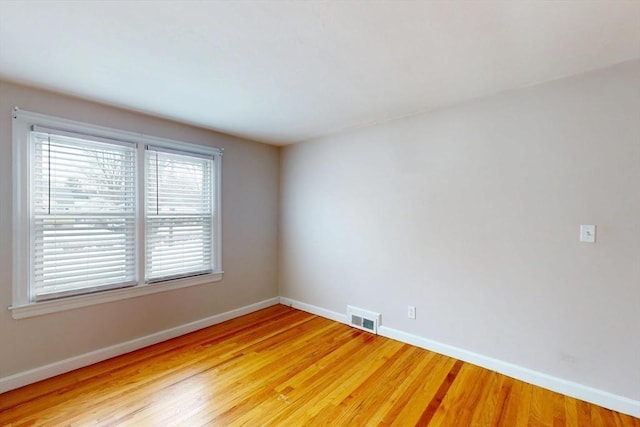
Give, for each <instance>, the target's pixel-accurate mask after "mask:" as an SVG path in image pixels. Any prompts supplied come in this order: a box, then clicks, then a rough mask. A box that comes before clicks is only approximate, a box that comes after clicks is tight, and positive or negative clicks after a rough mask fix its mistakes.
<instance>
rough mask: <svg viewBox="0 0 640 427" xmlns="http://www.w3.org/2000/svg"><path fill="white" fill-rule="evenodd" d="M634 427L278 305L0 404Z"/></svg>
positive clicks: (205, 421)
mask: <svg viewBox="0 0 640 427" xmlns="http://www.w3.org/2000/svg"><path fill="white" fill-rule="evenodd" d="M212 424H219V425H229V426H233V425H261V426H267V425H285V426H290V425H353V426H368V425H371V426H373V425H398V426H408V425H427V426H432V427H436V426H452V425H455V426H467V425H469V426H474V427H488V426H491V427H494V426H510V427H511V426H516V427H518V426H525V425H526V426H529V425H530V426H553V427H561V426H567V427H578V426H591V425H594V426H595V425H602V426H609V425H611V426H640V420H638V419H637V418H633V417H630V416H628V415H623V414H619V413H617V412H614V411H610V410H608V409H605V408H601V407H598V406H595V405H591V404H588V403H586V402H582V401H578V400H576V399H573V398H570V397H566V396H562V395H559V394H557V393H553V392H550V391H548V390H544V389H541V388H539V387H535V386H532V385H530V384H526V383H523V382H520V381H517V380H515V379H512V378H509V377H506V376H503V375H500V374H497V373H495V372H491V371H488V370H485V369H482V368H479V367H477V366H473V365H470V364H466V363H463V362H461V361H457V360H455V359H451V358H449V357H445V356H442V355H439V354H436V353H432V352H429V351H426V350H423V349H420V348H417V347H413V346H410V345H407V344H403V343H400V342H397V341H394V340H390V339H387V338H383V337H379V336H375V335H371V334H369V333H366V332H363V331H359V330H356V329H352V328H349V327H348V326H346V325H343V324H339V323H336V322H332V321H330V320H327V319H324V318H320V317H317V316H314V315H311V314H308V313H304V312H301V311H298V310H295V309H292V308H290V307H285V306H282V305H279V306H274V307H269V308H267V309H264V310H260V311H258V312H255V313H251V314H249V315H247V316H243V317H240V318H237V319H233V320H230V321H228V322H224V323H221V324H219V325H215V326H212V327H210V328H206V329H202V330H200V331H196V332H193V333H191V334H187V335H184V336H181V337H178V338H175V339H173V340H169V341H165V342H163V343H159V344H156V345H154V346H150V347H147V348H144V349H140V350H138V351H134V352H131V353H128V354H125V355H122V356H120V357H116V358H113V359H109V360H106V361H104V362H101V363H97V364H95V365H92V366H88V367H86V368H83V369H79V370H76V371H73V372H70V373H68V374H64V375H60V376H57V377H55V378H51V379H48V380H45V381H41V382H39V383H36V384H32V385H29V386H26V387H22V388H20V389H17V390H13V391H10V392H8V393H4V394H0V425H2V426H5V425H6V426H33V425H47V426H49V425H51V426H87V425H99V426H104V425H110V426H119V425H129V426H156V425H188V426H199V425H202V426H204V425H212Z"/></svg>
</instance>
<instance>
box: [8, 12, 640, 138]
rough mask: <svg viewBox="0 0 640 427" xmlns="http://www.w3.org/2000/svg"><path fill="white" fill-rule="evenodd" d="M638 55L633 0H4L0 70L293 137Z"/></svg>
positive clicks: (106, 98) (248, 131)
mask: <svg viewBox="0 0 640 427" xmlns="http://www.w3.org/2000/svg"><path fill="white" fill-rule="evenodd" d="M635 58H640V1H615V2H613V1H611V2H609V1H591V0H583V1H566V2H558V1H556V2H543V1H482V2H480V1H478V2H467V1H465V2H463V1H404V2H398V1H309V2H301V1H233V2H231V1H229V2H222V1H215V2H214V1H163V2H159V1H147V2H143V1H136V2H133V1H129V2H124V1H101V2H98V1H86V2H76V1H73V2H66V1H65V2H62V1H55V0H53V1H52V0H49V1H0V78H4V79H7V80H11V81H16V82H20V83H26V84H29V85H32V86H36V87H42V88H46V89H51V90H55V91H59V92H63V93H69V94H72V95H75V96H79V97H82V98H86V99H90V100H95V101H98V102H102V103H106V104H110V105H115V106H119V107H124V108H127V109H131V110H135V111H140V112H145V113H149V114H153V115H156V116H160V117H165V118H170V119H173V120H177V121H181V122H186V123H190V124H194V125H198V126H202V127H205V128H209V129H215V130H218V131H221V132H225V133H229V134H233V135H238V136H242V137H245V138H250V139H253V140H257V141H262V142H268V143H272V144H278V145H281V144H288V143H293V142H298V141H303V140H307V139H310V138H313V137H317V136H321V135H325V134H329V133H333V132H337V131H340V130H342V129H347V128H353V127H359V126H365V125H368V124H372V123H376V122H381V121H386V120H390V119H393V118H398V117H402V116H407V115H411V114H416V113H419V112H423V111H428V110H432V109H436V108H440V107H443V106H447V105H451V104H455V103H459V102H462V101H465V100H468V99H472V98H477V97H481V96H486V95H490V94H493V93H496V92H500V91H504V90H508V89H513V88H518V87H523V86H527V85H531V84H534V83H539V82H543V81H547V80H551V79H556V78H559V77H564V76H568V75H572V74H577V73H581V72H584V71H588V70H592V69H597V68H602V67H606V66H608V65H612V64H615V63H619V62H623V61H626V60H631V59H635Z"/></svg>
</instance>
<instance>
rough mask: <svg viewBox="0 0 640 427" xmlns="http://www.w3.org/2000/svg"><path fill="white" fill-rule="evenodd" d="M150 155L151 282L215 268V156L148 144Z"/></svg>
mask: <svg viewBox="0 0 640 427" xmlns="http://www.w3.org/2000/svg"><path fill="white" fill-rule="evenodd" d="M145 157H146V188H145V198H146V238H145V240H146V278H147V281H148V282H155V281H160V280H167V279H173V278H179V277H187V276H195V275H199V274H207V273H211V272H213V271H214V270H215V266H214V261H213V260H214V253H213V250H214V244H213V242H214V235H213V233H214V227H213V224H214V197H213V196H214V192H213V189H214V173H213V172H214V161H213V156H206V155H200V154H192V153H187V152H181V151H175V150H170V149H165V148H157V147H147V150H146V156H145Z"/></svg>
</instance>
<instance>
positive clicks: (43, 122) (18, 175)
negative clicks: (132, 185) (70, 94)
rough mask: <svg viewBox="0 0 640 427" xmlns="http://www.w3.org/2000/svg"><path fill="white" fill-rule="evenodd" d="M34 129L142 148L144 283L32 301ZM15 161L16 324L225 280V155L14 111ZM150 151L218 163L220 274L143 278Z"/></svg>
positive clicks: (140, 234) (140, 212) (140, 200)
mask: <svg viewBox="0 0 640 427" xmlns="http://www.w3.org/2000/svg"><path fill="white" fill-rule="evenodd" d="M32 125H40V126H47V127H51V128H55V129H61V130H67V131H69V132H78V133H83V134H88V135H92V136H96V137H102V138H109V139H115V140H123V141H129V142H134V143H136V144H137V145H138V173H137V181H136V185H137V187H138V210H137V212H138V214H137V216H138V225H139V226H138V233H137V238H138V251H139V252H138V262H137V263H136V265H137V267H138V269H142V271H140V270H139V271H138V277H139V283H138V285H136V286H134V287H129V288H123V289H115V290H110V291H103V292H98V293H94V294H85V295H78V296H73V297H67V298H61V299H57V300H51V301H42V302H32V301H31V300H30V297H29V286H28V283H29V277H30V252H29V251H30V241H31V239H32V236H31V231H30V219H29V214H30V212H31V209H30V208H31V206H30V203H31V194H30V193H31V191H30V190H31V182H30V174H29V169H30V166H27V165H30V162H31V144H30V143H28V142H29V141H30V138H29V132H30V130H31V126H32ZM12 142H13V146H12V152H13V154H12V157H13V158H12V161H13V199H12V201H13V224H12V225H13V251H12V254H13V256H12V258H13V259H12V267H13V300H12V305H11V306H10V307H9V309H10V310H11V314H12V316H13V318H14V319H23V318H27V317H33V316H39V315H42V314H48V313H55V312H58V311H64V310H70V309H74V308H79V307H86V306H90V305H95V304H103V303H107V302H112V301H118V300H122V299H126V298H134V297H139V296H143V295H150V294H154V293H158V292H164V291H169V290H173V289H180V288H185V287H189V286H196V285H202V284H206V283H212V282H216V281H220V280H222V276H223V274H224V271H223V270H222V218H221V217H222V209H221V201H222V195H221V187H222V184H221V178H222V162H221V158H222V151H223V150H222V149H220V148H211V147H206V146H201V145H196V144H189V143H185V142H178V141H173V140H170V139H166V138H160V137H155V136H151V135H145V134H142V133H134V132H127V131H123V130H118V129H112V128H108V127H103V126H97V125H92V124H88V123H83V122H78V121H74V120H68V119H63V118H58V117H53V116H49V115H45V114H40V113H33V112H29V111H24V110H20V109H19V108H18V107H15V108H14V110H13V113H12ZM146 145H154V146H158V147H164V148H168V149H177V150H186V151H190V152H194V153H200V154H206V155H213V156H214V161H215V162H216V167H215V174H216V176H215V180H216V185H215V186H214V192H215V194H214V199H215V204H216V209H215V213H214V215H215V218H214V233H215V234H214V235H215V236H216V238H215V241H214V244H215V245H216V246H215V248H214V253H215V255H214V256H215V260H214V263H215V265H216V268H217V270H216V271H214V272H212V273H210V274H204V275H200V276H193V277H186V278H181V279H175V280H168V281H166V282H157V283H152V284H147V283H145V281H144V279H143V278H142V274H143V271H144V256H145V254H144V227H143V226H142V221H143V216H144V210H143V209H141V207H142V206H144V205H143V203H144V191H143V190H144V189H143V182H142V180H141V179H140V177H141V176H142V175H143V174H144V149H145V146H146Z"/></svg>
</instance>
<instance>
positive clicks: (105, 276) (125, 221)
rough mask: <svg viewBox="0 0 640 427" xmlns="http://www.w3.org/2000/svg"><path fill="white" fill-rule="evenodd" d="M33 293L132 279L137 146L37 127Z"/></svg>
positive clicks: (51, 294) (77, 290) (55, 293)
mask: <svg viewBox="0 0 640 427" xmlns="http://www.w3.org/2000/svg"><path fill="white" fill-rule="evenodd" d="M31 143H32V147H33V149H32V153H33V154H32V156H33V163H32V164H33V167H32V173H31V177H32V190H31V191H32V212H33V215H32V219H31V220H32V226H31V230H32V243H31V260H32V261H31V262H32V269H31V271H32V272H31V274H32V279H31V283H32V286H31V293H32V298H33V299H35V300H36V301H39V300H46V299H52V298H59V297H62V296H68V295H75V294H85V293H89V292H94V291H99V290H104V289H112V288H119V287H125V286H132V285H135V284H136V231H135V230H136V224H135V222H136V206H135V205H136V179H135V164H136V161H135V159H136V148H135V145H133V144H129V143H125V142H122V143H121V142H115V141H114V142H113V143H111V142H107V141H106V140H104V139H101V138H93V137H90V136H87V135H75V134H71V133H69V132H63V131H55V130H51V129H45V128H37V127H34V128H33V131H32V132H31Z"/></svg>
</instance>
